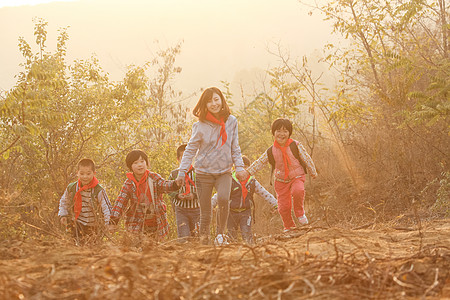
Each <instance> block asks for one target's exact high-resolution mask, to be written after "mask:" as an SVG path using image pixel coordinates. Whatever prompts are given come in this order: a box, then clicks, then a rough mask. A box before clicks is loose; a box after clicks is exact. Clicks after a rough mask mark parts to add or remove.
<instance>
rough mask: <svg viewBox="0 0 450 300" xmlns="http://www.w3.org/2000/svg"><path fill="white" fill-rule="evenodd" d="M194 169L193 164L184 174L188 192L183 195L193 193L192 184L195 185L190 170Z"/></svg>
mask: <svg viewBox="0 0 450 300" xmlns="http://www.w3.org/2000/svg"><path fill="white" fill-rule="evenodd" d="M191 170H192V165H191V166H190V167H189V170H188V171H187V172H186V174H184V182H185V183H186V184H185V185H184V186H185V187H186V192H185V193H184V194H183V195H188V194H190V193H191V184H192V185H193V186H195V183H194V181H192V179H191V178H190V177H189V174H188V173H189V172H190V171H191Z"/></svg>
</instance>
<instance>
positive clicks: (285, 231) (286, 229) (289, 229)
mask: <svg viewBox="0 0 450 300" xmlns="http://www.w3.org/2000/svg"><path fill="white" fill-rule="evenodd" d="M295 229H296V227H291V228H285V229H283V232H284V233H287V232H291V231H292V230H295Z"/></svg>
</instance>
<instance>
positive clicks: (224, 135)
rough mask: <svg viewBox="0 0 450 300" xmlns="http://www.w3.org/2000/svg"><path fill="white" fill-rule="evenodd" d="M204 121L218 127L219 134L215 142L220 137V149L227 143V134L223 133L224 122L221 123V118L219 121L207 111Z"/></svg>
mask: <svg viewBox="0 0 450 300" xmlns="http://www.w3.org/2000/svg"><path fill="white" fill-rule="evenodd" d="M206 120H208V121H211V122H213V123H216V124H219V125H220V134H219V138H218V139H217V141H219V139H220V137H222V145H220V147H222V146H223V145H224V144H225V142H226V141H227V132H226V131H225V122H224V121H223V118H220V121H219V120H217V119H216V118H215V117H214V116H213V115H212V114H211V113H210V112H209V111H208V113H207V114H206ZM216 143H217V142H216Z"/></svg>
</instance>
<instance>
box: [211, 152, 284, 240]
mask: <svg viewBox="0 0 450 300" xmlns="http://www.w3.org/2000/svg"><path fill="white" fill-rule="evenodd" d="M242 160H243V161H244V167H245V168H248V167H249V166H250V159H248V158H247V157H246V156H245V155H243V156H242ZM232 177H233V181H232V183H231V193H230V214H229V215H228V223H227V228H228V235H229V237H230V238H231V240H233V241H236V240H237V231H238V228H240V229H241V235H242V240H243V241H244V242H246V243H247V244H253V234H252V208H253V210H254V200H253V196H254V193H256V194H258V195H259V196H261V197H262V198H264V200H266V201H267V202H269V203H270V204H271V205H272V206H274V207H276V206H277V199H275V197H274V196H273V195H272V194H271V193H269V192H268V191H267V190H266V189H265V188H264V187H263V186H262V185H261V184H260V183H259V182H258V181H257V180H256V179H255V178H254V177H253V176H249V177H247V179H246V180H244V181H240V180H239V179H237V178H236V173H235V172H233V173H232ZM216 198H217V195H214V196H213V198H212V202H213V206H215V204H216V202H217V199H216Z"/></svg>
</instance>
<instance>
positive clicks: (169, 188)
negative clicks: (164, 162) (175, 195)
mask: <svg viewBox="0 0 450 300" xmlns="http://www.w3.org/2000/svg"><path fill="white" fill-rule="evenodd" d="M149 176H151V177H152V179H153V181H154V183H155V187H156V191H157V193H158V194H164V193H169V192H174V191H178V185H177V184H176V183H175V180H165V179H164V178H162V177H161V175H159V174H157V173H150V175H149Z"/></svg>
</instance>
